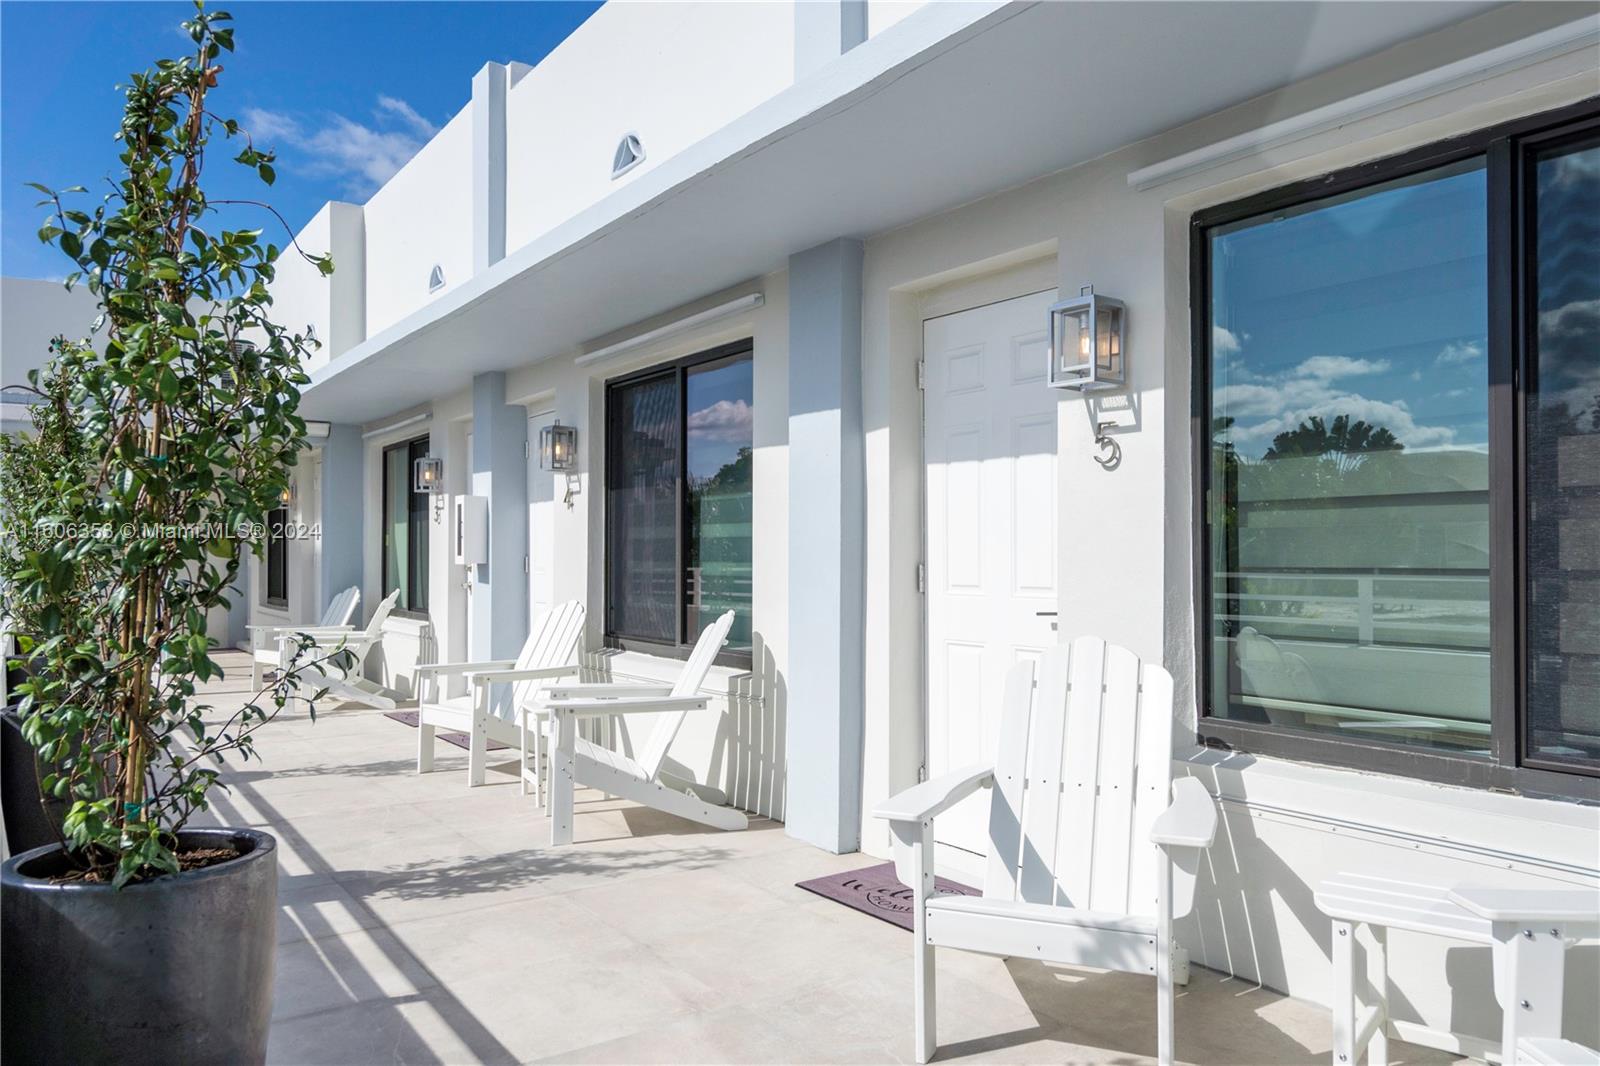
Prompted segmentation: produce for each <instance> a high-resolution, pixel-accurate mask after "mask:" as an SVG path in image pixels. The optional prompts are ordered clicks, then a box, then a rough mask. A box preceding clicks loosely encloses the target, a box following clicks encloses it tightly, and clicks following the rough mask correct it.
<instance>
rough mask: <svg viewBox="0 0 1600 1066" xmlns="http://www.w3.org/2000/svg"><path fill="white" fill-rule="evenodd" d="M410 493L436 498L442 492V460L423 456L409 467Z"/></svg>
mask: <svg viewBox="0 0 1600 1066" xmlns="http://www.w3.org/2000/svg"><path fill="white" fill-rule="evenodd" d="M411 477H412V481H411V491H412V492H426V493H428V494H429V495H431V496H436V495H438V494H439V493H441V492H443V491H444V460H443V459H440V458H437V457H436V456H431V455H425V456H423V457H422V458H420V459H418V460H417V461H416V462H414V463H413V464H412V465H411Z"/></svg>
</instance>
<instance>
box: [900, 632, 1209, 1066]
mask: <svg viewBox="0 0 1600 1066" xmlns="http://www.w3.org/2000/svg"><path fill="white" fill-rule="evenodd" d="M1004 700H1005V702H1004V706H1003V708H1002V712H1001V720H1000V737H999V743H998V747H997V750H996V753H995V760H994V763H993V765H988V766H976V767H972V768H970V769H967V770H960V771H956V772H953V773H950V774H946V775H943V776H941V777H938V778H935V779H934V780H932V781H926V782H923V783H922V784H920V785H917V786H915V787H913V788H909V789H907V790H906V791H904V792H902V793H900V794H899V795H898V796H895V797H893V798H892V799H889V800H887V801H885V802H884V803H882V804H880V805H879V806H878V808H877V810H876V811H875V813H876V814H877V816H878V817H880V818H886V819H888V820H889V822H890V825H891V828H892V829H893V832H894V851H895V865H896V871H897V873H898V875H899V877H900V880H901V881H903V882H905V883H906V884H907V885H909V886H910V887H911V889H912V893H913V897H914V902H915V912H914V919H913V921H914V926H915V930H914V931H915V947H914V949H913V959H914V964H915V981H916V996H915V1003H916V1041H917V1043H916V1059H917V1061H918V1062H927V1061H928V1060H929V1059H930V1058H931V1057H932V1056H933V1053H934V1050H935V1048H936V1047H937V1034H936V1031H935V1018H934V1002H935V997H934V949H935V948H939V947H949V948H960V949H962V950H964V951H976V952H981V953H983V954H987V955H1003V956H1016V957H1022V958H1032V959H1041V960H1043V961H1046V962H1055V963H1063V964H1068V965H1082V966H1093V967H1099V968H1104V969H1110V970H1121V971H1124V972H1130V973H1148V974H1151V975H1153V976H1154V977H1155V978H1156V1016H1157V1027H1158V1028H1157V1032H1158V1036H1157V1052H1158V1057H1159V1059H1160V1061H1161V1062H1162V1063H1163V1064H1164V1066H1165V1064H1170V1063H1171V1062H1172V1061H1173V1037H1172V1012H1173V989H1172V986H1173V981H1174V978H1175V976H1176V980H1177V981H1178V983H1180V984H1181V983H1187V981H1188V956H1187V955H1186V954H1185V953H1184V952H1183V950H1182V949H1181V948H1179V947H1178V945H1177V944H1175V943H1174V942H1173V939H1172V923H1173V920H1174V919H1175V918H1180V917H1182V916H1184V915H1185V914H1187V913H1188V912H1189V910H1190V908H1191V906H1192V905H1193V901H1194V880H1195V872H1196V869H1197V867H1198V865H1199V861H1200V857H1201V854H1202V853H1203V851H1204V850H1205V849H1206V848H1207V847H1209V846H1210V844H1211V839H1212V836H1213V834H1214V833H1215V832H1216V820H1217V815H1216V808H1215V807H1214V806H1213V805H1212V801H1211V797H1210V795H1209V794H1208V793H1207V792H1206V790H1205V787H1204V786H1203V785H1201V783H1200V782H1199V781H1197V780H1195V779H1194V778H1187V777H1186V778H1180V779H1179V780H1178V781H1177V782H1176V783H1174V782H1173V780H1172V678H1171V676H1170V675H1169V674H1168V673H1167V672H1166V671H1165V670H1163V669H1162V668H1161V667H1160V666H1157V665H1154V664H1141V663H1140V662H1139V660H1138V658H1136V657H1135V656H1134V654H1133V653H1132V652H1130V651H1128V650H1127V649H1126V648H1120V647H1116V646H1115V645H1108V644H1106V643H1105V642H1104V641H1102V640H1100V639H1098V638H1096V637H1079V638H1078V639H1077V640H1074V641H1073V642H1072V643H1071V644H1070V645H1063V646H1059V647H1055V648H1051V649H1050V650H1048V651H1046V652H1045V653H1044V654H1043V655H1042V656H1041V657H1040V660H1039V662H1038V663H1037V664H1035V663H1033V662H1027V661H1024V662H1019V663H1018V664H1017V665H1015V666H1014V667H1012V668H1011V670H1010V672H1009V673H1008V674H1007V676H1006V685H1005V695H1004ZM985 787H987V788H992V789H993V793H992V795H991V797H990V800H989V859H988V868H987V873H986V875H985V878H984V886H983V895H982V896H957V895H936V894H935V891H934V870H933V848H934V834H933V823H934V818H935V817H937V816H938V815H939V814H940V812H942V811H945V810H948V809H949V808H950V807H952V806H954V805H955V804H956V803H958V802H960V801H961V800H962V799H964V798H966V797H967V796H969V795H971V794H972V793H974V792H975V791H977V790H978V789H979V788H985ZM1175 969H1176V971H1177V972H1176V975H1175V974H1174V970H1175Z"/></svg>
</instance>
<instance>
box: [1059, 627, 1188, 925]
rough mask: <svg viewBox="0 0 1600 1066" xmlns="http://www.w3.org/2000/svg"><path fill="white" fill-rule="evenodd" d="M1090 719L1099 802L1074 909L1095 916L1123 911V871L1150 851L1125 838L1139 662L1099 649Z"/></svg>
mask: <svg viewBox="0 0 1600 1066" xmlns="http://www.w3.org/2000/svg"><path fill="white" fill-rule="evenodd" d="M1095 717H1096V718H1097V719H1098V720H1099V722H1100V765H1099V768H1098V773H1097V775H1096V776H1097V779H1098V781H1099V783H1100V797H1099V803H1098V805H1097V806H1098V810H1097V812H1096V816H1095V827H1096V828H1095V838H1094V852H1093V858H1092V859H1091V860H1090V878H1091V881H1090V887H1089V898H1088V899H1087V900H1083V901H1080V903H1079V905H1080V906H1086V907H1088V908H1089V909H1090V910H1096V911H1112V912H1115V911H1125V910H1126V909H1127V906H1128V866H1129V864H1130V862H1131V860H1132V859H1133V856H1134V855H1135V854H1136V853H1137V854H1148V853H1149V850H1150V844H1149V839H1150V838H1149V837H1148V836H1147V837H1145V840H1144V843H1143V844H1142V845H1140V846H1139V847H1138V849H1137V852H1136V851H1135V849H1134V844H1133V841H1132V840H1131V839H1130V838H1131V836H1132V834H1133V806H1134V779H1135V771H1136V770H1137V769H1138V768H1139V766H1140V764H1141V763H1142V761H1143V758H1144V753H1143V752H1141V751H1139V748H1138V733H1139V660H1138V659H1137V658H1136V657H1135V656H1134V654H1133V652H1131V651H1129V650H1128V649H1127V648H1118V647H1107V648H1106V650H1105V665H1104V667H1103V668H1102V670H1101V691H1100V707H1099V708H1097V709H1096V714H1095ZM1157 772H1158V773H1160V774H1161V776H1162V779H1163V781H1166V780H1170V778H1171V774H1172V771H1171V769H1170V768H1164V769H1163V770H1161V771H1157ZM1141 865H1143V864H1141ZM1150 865H1154V864H1150Z"/></svg>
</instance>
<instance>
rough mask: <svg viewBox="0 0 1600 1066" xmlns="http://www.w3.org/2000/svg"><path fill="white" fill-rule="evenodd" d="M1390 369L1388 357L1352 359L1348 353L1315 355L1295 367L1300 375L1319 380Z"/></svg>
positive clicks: (1295, 371)
mask: <svg viewBox="0 0 1600 1066" xmlns="http://www.w3.org/2000/svg"><path fill="white" fill-rule="evenodd" d="M1388 369H1389V361H1388V360H1387V359H1352V358H1350V357H1349V356H1348V355H1313V356H1312V357H1311V358H1310V359H1307V360H1306V361H1305V362H1303V363H1301V364H1300V365H1299V366H1297V367H1295V368H1294V373H1295V374H1297V375H1299V376H1300V377H1307V378H1314V379H1315V380H1317V381H1332V380H1334V379H1335V378H1349V377H1358V376H1360V375H1362V374H1381V373H1383V372H1384V371H1385V370H1388Z"/></svg>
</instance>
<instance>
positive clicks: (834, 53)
mask: <svg viewBox="0 0 1600 1066" xmlns="http://www.w3.org/2000/svg"><path fill="white" fill-rule="evenodd" d="M866 39H867V0H806V2H804V3H799V4H796V5H794V78H795V80H796V81H799V80H800V79H801V78H803V77H805V76H806V75H807V74H810V73H811V72H812V71H814V70H816V69H817V68H818V67H820V66H822V65H823V64H824V63H827V62H828V61H829V60H831V59H837V58H838V57H839V56H842V55H844V54H845V53H846V52H848V51H850V49H852V48H854V47H855V46H856V45H858V44H860V43H861V42H862V41H865V40H866Z"/></svg>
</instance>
